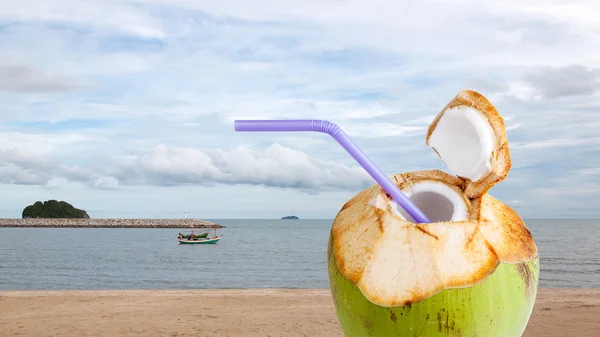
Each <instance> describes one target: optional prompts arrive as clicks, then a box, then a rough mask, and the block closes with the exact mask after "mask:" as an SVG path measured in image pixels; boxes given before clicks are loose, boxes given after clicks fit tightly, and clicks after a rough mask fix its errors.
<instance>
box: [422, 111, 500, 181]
mask: <svg viewBox="0 0 600 337" xmlns="http://www.w3.org/2000/svg"><path fill="white" fill-rule="evenodd" d="M494 143H495V136H494V130H493V129H492V127H491V126H490V124H489V122H488V120H487V119H486V118H485V117H484V116H483V114H482V113H480V112H479V111H477V110H475V109H472V108H468V107H459V108H453V109H448V110H446V111H445V112H444V115H443V116H442V117H441V118H440V120H439V121H438V124H437V126H436V128H435V130H434V131H433V132H432V134H431V136H430V138H429V145H430V146H431V147H432V148H434V149H435V150H436V151H437V153H438V154H439V156H440V158H442V160H443V161H444V162H445V163H446V165H447V166H448V169H449V170H450V171H452V173H454V174H456V175H457V176H460V177H465V178H469V179H470V180H472V181H477V180H479V179H480V178H481V177H483V176H484V175H485V174H487V173H488V172H489V171H490V168H491V162H490V157H491V155H492V151H493V150H494Z"/></svg>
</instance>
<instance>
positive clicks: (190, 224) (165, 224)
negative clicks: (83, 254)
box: [0, 218, 225, 228]
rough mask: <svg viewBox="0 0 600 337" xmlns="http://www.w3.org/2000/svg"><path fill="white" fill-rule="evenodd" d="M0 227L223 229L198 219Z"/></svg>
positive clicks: (56, 221) (7, 222) (32, 221)
mask: <svg viewBox="0 0 600 337" xmlns="http://www.w3.org/2000/svg"><path fill="white" fill-rule="evenodd" d="M0 227H41V228H225V226H222V225H219V224H216V223H213V222H210V221H206V220H200V219H62V218H52V219H49V218H26V219H0Z"/></svg>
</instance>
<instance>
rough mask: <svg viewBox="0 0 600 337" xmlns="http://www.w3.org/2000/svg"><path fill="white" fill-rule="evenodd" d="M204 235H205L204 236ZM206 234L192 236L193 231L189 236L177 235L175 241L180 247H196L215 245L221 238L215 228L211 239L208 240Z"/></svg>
mask: <svg viewBox="0 0 600 337" xmlns="http://www.w3.org/2000/svg"><path fill="white" fill-rule="evenodd" d="M186 233H187V232H186ZM204 234H206V235H204ZM208 234H209V233H208V232H205V233H200V234H198V235H197V234H194V231H193V230H192V231H191V233H190V234H189V235H185V234H182V233H179V236H178V237H177V241H179V243H180V244H182V245H198V244H200V245H202V244H204V245H210V244H216V243H217V242H219V240H221V236H220V235H217V229H216V228H214V235H213V237H211V238H209V237H208Z"/></svg>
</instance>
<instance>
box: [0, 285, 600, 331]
mask: <svg viewBox="0 0 600 337" xmlns="http://www.w3.org/2000/svg"><path fill="white" fill-rule="evenodd" d="M599 331H600V289H540V291H539V293H538V299H537V302H536V305H535V309H534V312H533V315H532V318H531V320H530V323H529V326H528V327H527V330H526V332H525V334H524V336H527V337H533V336H546V337H552V336H556V337H563V336H578V337H585V336H598V335H599ZM0 336H2V337H4V336H36V337H37V336H39V337H44V336H48V337H49V336H54V337H57V336H273V337H275V336H286V337H287V336H311V337H312V336H322V337H326V336H342V333H341V330H340V327H339V325H338V322H337V318H336V316H335V311H334V308H333V303H332V300H331V295H330V293H329V290H328V289H317V290H275V289H269V290H267V289H265V290H262V289H260V290H190V291H185V290H176V291H162V290H157V291H154V290H150V291H146V290H141V291H129V290H127V291H117V290H114V291H113V290H110V291H3V292H0Z"/></svg>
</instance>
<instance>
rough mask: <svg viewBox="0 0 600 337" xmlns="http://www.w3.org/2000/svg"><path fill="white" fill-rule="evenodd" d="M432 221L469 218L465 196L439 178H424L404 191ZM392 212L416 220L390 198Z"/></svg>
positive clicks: (413, 221) (403, 217)
mask: <svg viewBox="0 0 600 337" xmlns="http://www.w3.org/2000/svg"><path fill="white" fill-rule="evenodd" d="M404 193H405V194H406V197H408V198H409V199H410V200H411V201H412V202H413V203H414V204H415V206H417V208H419V209H420V210H421V212H423V213H424V214H425V215H426V216H427V217H428V218H429V220H431V221H432V222H442V221H461V220H466V219H467V218H468V212H467V204H466V201H465V198H464V197H463V196H462V195H460V194H459V193H457V191H456V190H454V189H452V188H451V187H450V186H448V185H447V184H445V183H443V182H441V181H438V180H423V181H420V182H418V183H415V184H413V185H412V186H411V188H410V189H409V190H407V191H406V190H405V192H404ZM389 202H390V206H391V209H392V212H394V214H396V215H397V216H399V217H401V218H402V219H405V220H408V221H410V222H412V223H416V221H415V220H414V219H413V218H412V217H411V216H410V215H409V214H408V213H407V212H406V211H405V210H404V209H403V208H402V207H400V206H399V205H398V204H397V203H396V202H395V201H393V200H390V201H389Z"/></svg>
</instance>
